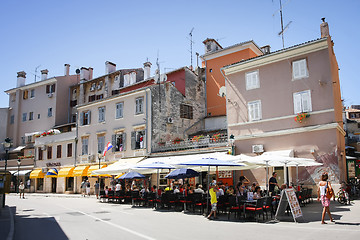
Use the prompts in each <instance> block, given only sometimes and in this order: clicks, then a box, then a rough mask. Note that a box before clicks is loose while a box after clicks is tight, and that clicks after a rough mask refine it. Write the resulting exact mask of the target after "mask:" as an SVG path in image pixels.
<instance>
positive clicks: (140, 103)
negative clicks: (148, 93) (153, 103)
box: [135, 97, 144, 114]
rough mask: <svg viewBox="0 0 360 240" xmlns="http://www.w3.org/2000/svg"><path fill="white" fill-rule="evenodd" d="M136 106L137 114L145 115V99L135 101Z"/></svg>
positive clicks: (140, 98)
mask: <svg viewBox="0 0 360 240" xmlns="http://www.w3.org/2000/svg"><path fill="white" fill-rule="evenodd" d="M135 102H136V103H135V104H136V108H135V114H140V113H143V111H144V109H143V108H144V106H143V104H144V98H143V97H139V98H137V99H136V100H135Z"/></svg>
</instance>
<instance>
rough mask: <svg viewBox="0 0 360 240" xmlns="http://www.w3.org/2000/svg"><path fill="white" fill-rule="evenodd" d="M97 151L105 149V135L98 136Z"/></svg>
mask: <svg viewBox="0 0 360 240" xmlns="http://www.w3.org/2000/svg"><path fill="white" fill-rule="evenodd" d="M97 140H98V151H97V152H103V151H104V149H105V136H104V135H102V136H98V139H97Z"/></svg>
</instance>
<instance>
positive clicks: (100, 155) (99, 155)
mask: <svg viewBox="0 0 360 240" xmlns="http://www.w3.org/2000/svg"><path fill="white" fill-rule="evenodd" d="M101 157H102V154H101V151H100V150H99V151H98V159H99V170H100V162H101ZM98 180H99V183H100V175H99V176H98Z"/></svg>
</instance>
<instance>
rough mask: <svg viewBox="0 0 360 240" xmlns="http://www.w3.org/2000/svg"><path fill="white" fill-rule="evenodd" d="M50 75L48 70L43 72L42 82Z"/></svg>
mask: <svg viewBox="0 0 360 240" xmlns="http://www.w3.org/2000/svg"><path fill="white" fill-rule="evenodd" d="M48 73H49V70H47V69H44V70H41V81H42V80H45V79H47V78H48Z"/></svg>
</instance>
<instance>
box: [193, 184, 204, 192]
mask: <svg viewBox="0 0 360 240" xmlns="http://www.w3.org/2000/svg"><path fill="white" fill-rule="evenodd" d="M194 193H202V194H204V193H205V192H204V190H203V189H202V185H201V184H199V186H198V187H197V188H196V189H195V190H194Z"/></svg>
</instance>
